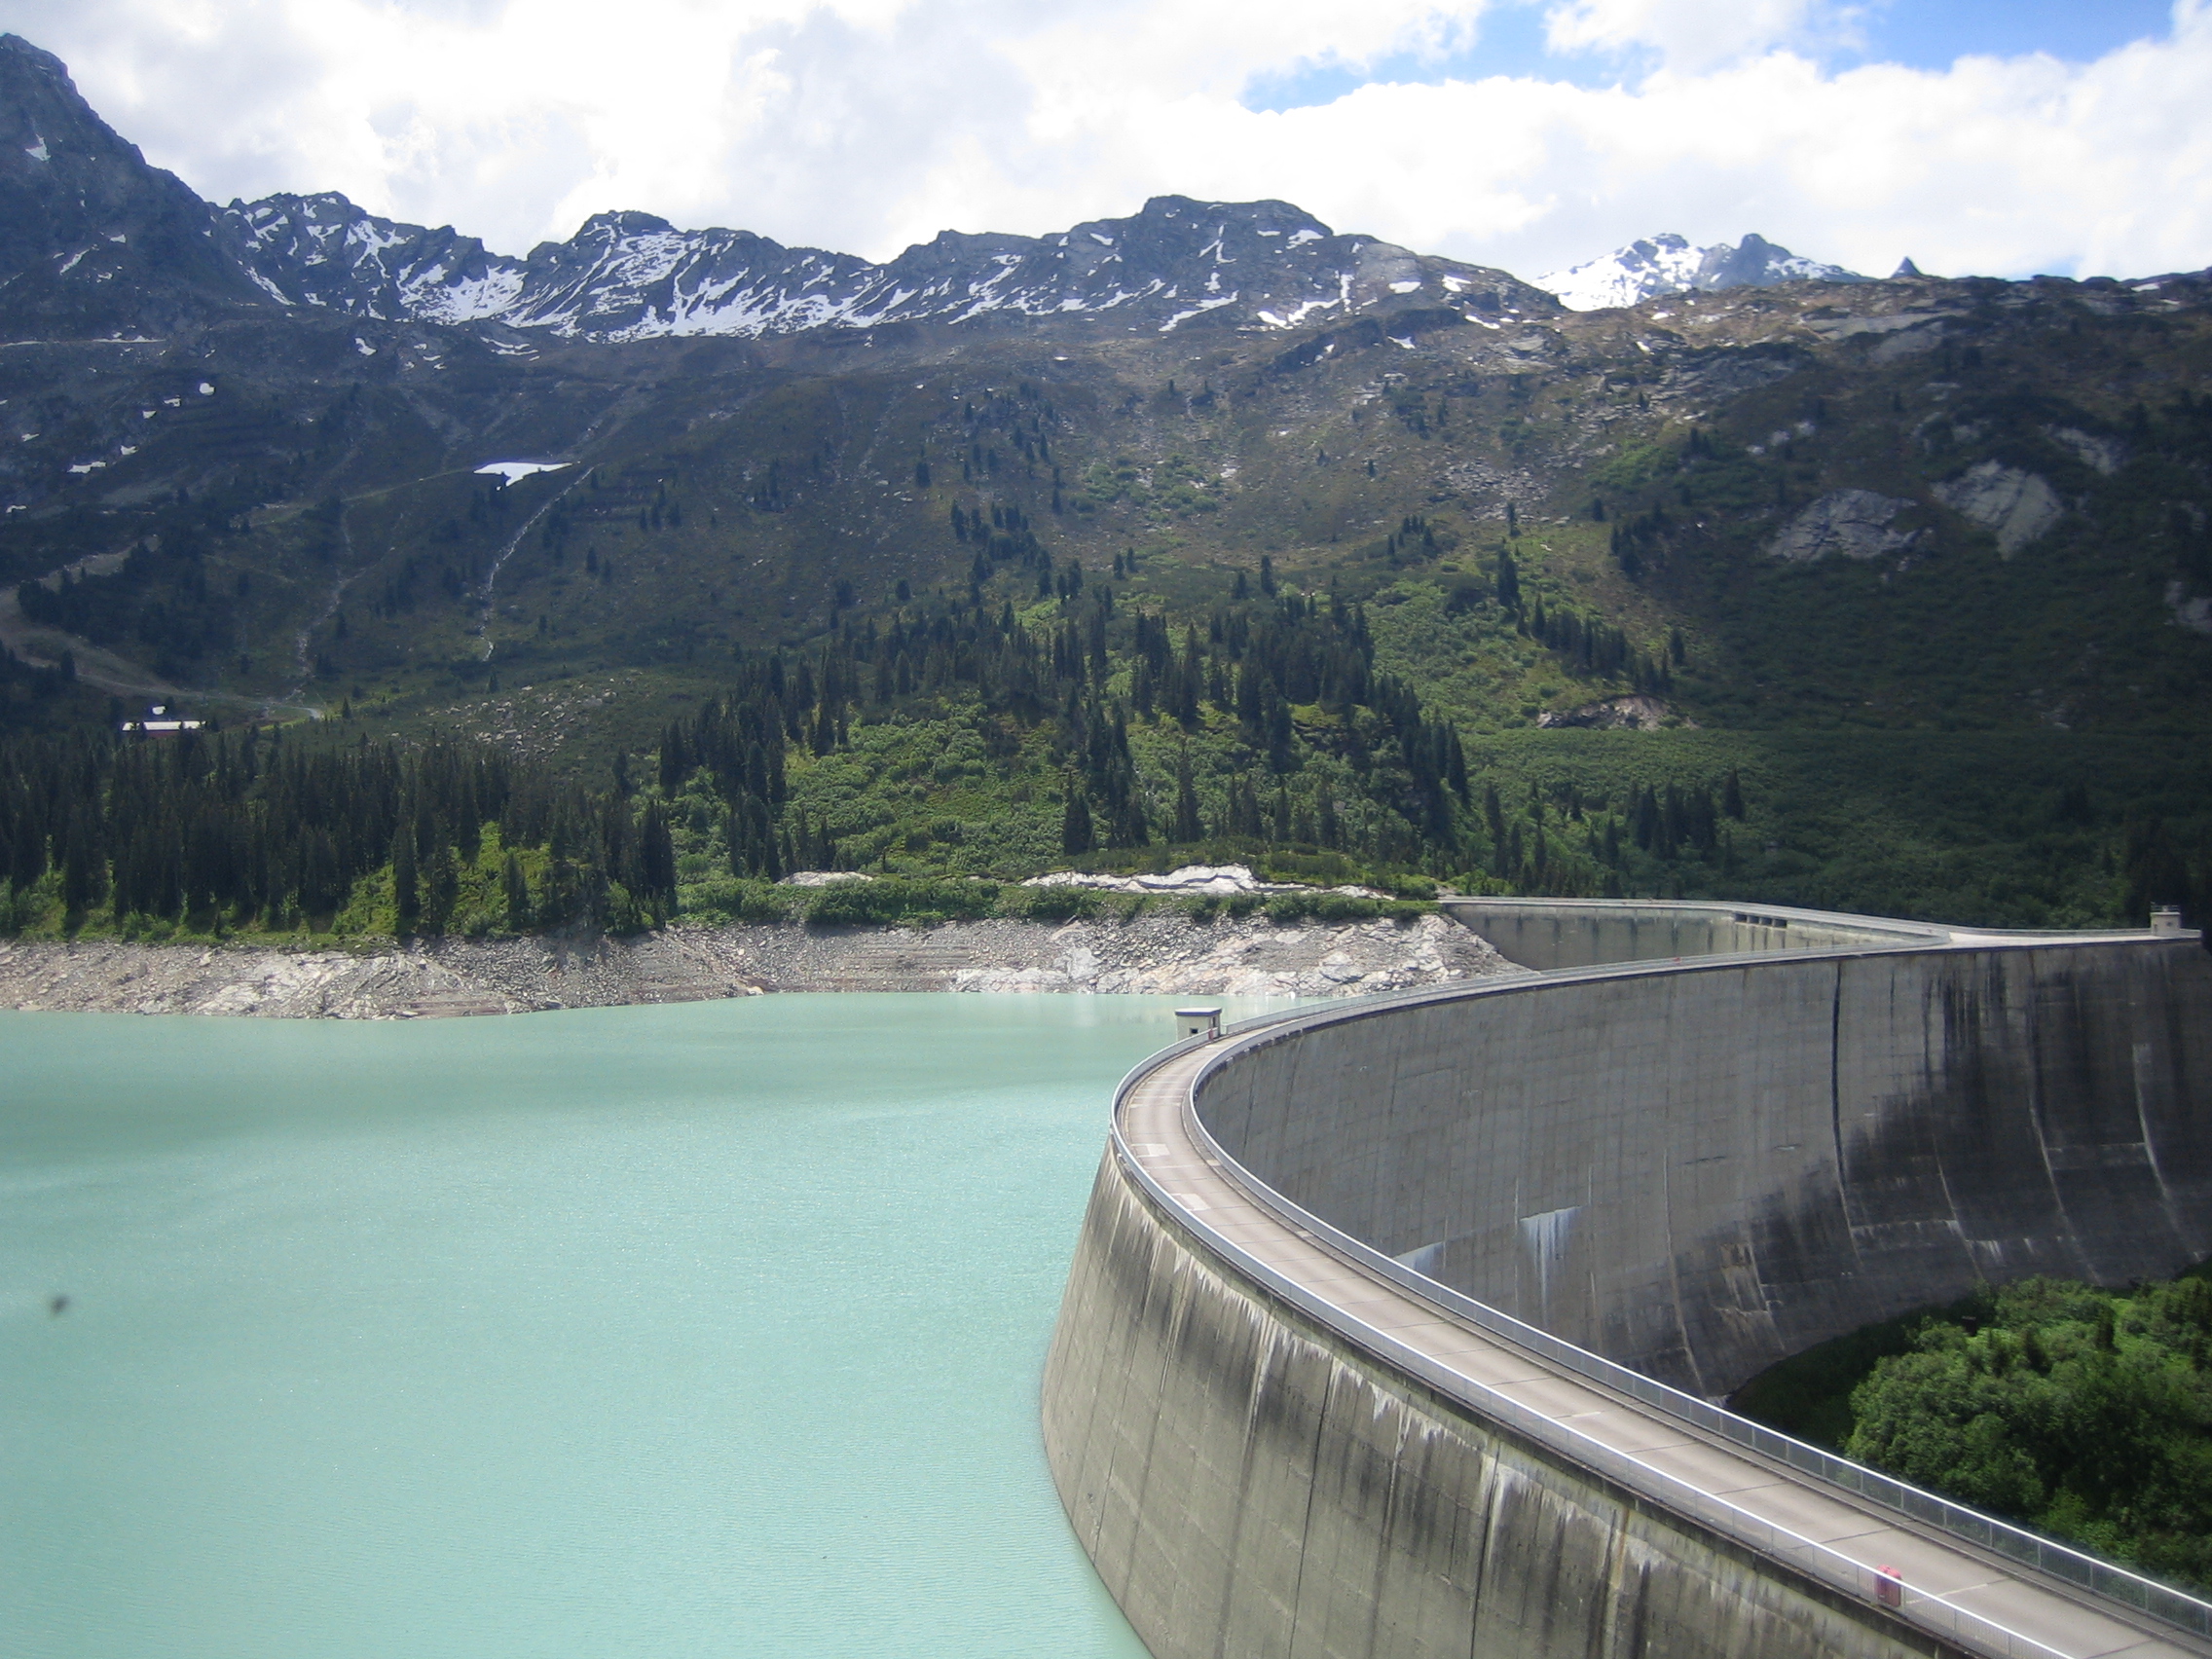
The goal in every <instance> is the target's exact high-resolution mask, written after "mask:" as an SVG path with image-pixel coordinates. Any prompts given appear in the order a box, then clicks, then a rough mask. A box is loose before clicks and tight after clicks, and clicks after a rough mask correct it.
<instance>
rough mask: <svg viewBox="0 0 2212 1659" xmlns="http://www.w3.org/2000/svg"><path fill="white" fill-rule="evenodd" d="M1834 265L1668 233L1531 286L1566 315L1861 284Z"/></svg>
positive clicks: (1756, 239) (1763, 247)
mask: <svg viewBox="0 0 2212 1659" xmlns="http://www.w3.org/2000/svg"><path fill="white" fill-rule="evenodd" d="M1866 280H1868V278H1867V277H1864V276H1860V275H1859V274H1858V273H1857V272H1854V271H1846V270H1845V269H1844V268H1843V267H1842V266H1840V265H1824V264H1822V263H1821V262H1820V261H1818V260H1813V259H1806V258H1804V257H1802V256H1801V255H1798V254H1794V253H1791V252H1790V251H1789V250H1788V248H1786V247H1783V246H1780V245H1779V244H1777V243H1775V242H1770V241H1768V240H1766V239H1765V238H1764V237H1762V236H1759V235H1758V234H1757V233H1755V232H1751V233H1747V234H1746V235H1745V237H1744V240H1742V241H1740V242H1734V243H1730V242H1714V243H1713V244H1712V245H1711V246H1709V247H1696V246H1693V245H1691V243H1690V242H1689V240H1687V239H1686V238H1684V237H1681V236H1678V235H1677V234H1676V233H1674V232H1672V231H1667V232H1662V233H1661V234H1660V235H1658V236H1655V237H1650V238H1647V239H1645V240H1641V241H1633V242H1630V243H1629V244H1628V245H1627V246H1626V247H1622V248H1616V249H1614V251H1612V252H1611V253H1608V254H1606V255H1605V256H1604V258H1602V259H1593V260H1591V261H1590V262H1589V263H1588V264H1586V265H1577V266H1574V267H1572V268H1571V269H1569V270H1567V271H1555V272H1553V273H1552V274H1551V275H1550V276H1539V277H1537V278H1536V284H1535V285H1536V286H1537V287H1539V288H1542V289H1544V290H1545V291H1546V292H1548V293H1551V294H1554V295H1557V296H1558V298H1559V301H1560V303H1561V304H1562V305H1564V306H1566V307H1567V309H1568V310H1569V311H1603V310H1605V309H1607V308H1609V307H1615V306H1633V305H1638V304H1640V303H1641V302H1642V301H1644V300H1655V299H1659V298H1662V297H1663V296H1665V295H1668V294H1684V293H1693V292H1695V293H1708V292H1712V291H1714V290H1717V289H1721V288H1769V287H1772V286H1774V285H1775V284H1776V283H1778V282H1864V281H1866Z"/></svg>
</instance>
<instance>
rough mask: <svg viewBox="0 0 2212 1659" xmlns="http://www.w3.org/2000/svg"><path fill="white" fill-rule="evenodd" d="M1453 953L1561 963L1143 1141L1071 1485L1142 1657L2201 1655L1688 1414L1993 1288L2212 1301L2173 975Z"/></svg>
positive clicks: (2079, 953) (1935, 958)
mask: <svg viewBox="0 0 2212 1659" xmlns="http://www.w3.org/2000/svg"><path fill="white" fill-rule="evenodd" d="M1469 907H1470V908H1478V909H1479V910H1480V911H1481V912H1482V913H1479V914H1475V915H1467V914H1464V913H1462V918H1461V919H1462V920H1467V921H1469V922H1470V923H1471V925H1474V926H1476V927H1477V928H1478V929H1479V930H1480V931H1482V932H1484V933H1485V934H1486V935H1488V936H1489V937H1491V938H1492V939H1493V940H1500V941H1502V940H1504V939H1508V938H1513V937H1515V935H1516V931H1518V934H1519V937H1520V938H1521V939H1523V940H1540V941H1545V942H1543V946H1542V950H1538V949H1535V948H1529V949H1528V950H1527V954H1528V955H1530V956H1531V957H1538V956H1541V955H1542V951H1550V952H1551V953H1552V955H1551V957H1550V959H1551V960H1554V961H1558V962H1562V963H1574V964H1577V965H1576V966H1569V967H1562V968H1560V969H1559V970H1558V971H1555V972H1549V973H1544V974H1541V975H1534V976H1527V977H1517V978H1507V979H1496V980H1489V981H1479V982H1475V983H1471V984H1465V985H1457V986H1453V987H1449V988H1447V989H1443V990H1438V991H1428V992H1420V993H1412V994H1407V995H1402V996H1396V997H1389V998H1380V999H1374V1000H1370V1001H1364V1002H1359V1003H1352V1004H1346V1005H1340V1006H1338V1007H1334V1008H1330V1009H1327V1010H1324V1011H1316V1012H1306V1013H1300V1014H1291V1015H1286V1016H1283V1017H1279V1018H1275V1019H1270V1020H1262V1021H1255V1022H1251V1023H1250V1024H1248V1025H1247V1026H1244V1027H1239V1028H1237V1029H1236V1030H1235V1031H1233V1032H1232V1033H1231V1034H1229V1036H1228V1037H1227V1038H1225V1039H1224V1040H1222V1041H1219V1042H1215V1043H1211V1044H1206V1043H1186V1044H1181V1045H1178V1046H1177V1047H1176V1048H1173V1049H1170V1050H1167V1051H1164V1052H1163V1053H1161V1054H1160V1055H1157V1056H1155V1057H1154V1058H1153V1059H1152V1060H1151V1061H1148V1062H1147V1063H1146V1064H1145V1065H1144V1066H1141V1067H1139V1068H1138V1069H1137V1071H1135V1072H1134V1073H1132V1074H1131V1075H1130V1077H1129V1078H1128V1079H1127V1080H1125V1081H1124V1084H1123V1086H1122V1088H1121V1091H1120V1093H1119V1094H1118V1096H1117V1099H1116V1109H1115V1126H1114V1134H1113V1139H1112V1143H1111V1145H1110V1146H1109V1149H1108V1152H1107V1156H1106V1159H1105V1161H1104V1162H1103V1164H1102V1165H1101V1168H1100V1171H1099V1177H1098V1181H1097V1184H1096V1186H1095V1188H1094V1190H1093V1192H1092V1196H1091V1201H1090V1205H1089V1208H1088V1213H1087V1215H1086V1218H1085V1224H1084V1231H1083V1236H1082V1239H1081V1242H1080V1244H1079V1247H1078V1250H1077V1254H1076V1260H1075V1264H1074V1267H1073V1269H1072V1271H1071V1274H1070V1280H1069V1285H1068V1290H1067V1295H1066V1298H1065V1300H1064V1302H1063V1305H1062V1308H1061V1312H1060V1318H1059V1323H1058V1326H1057V1329H1056V1330H1055V1332H1054V1336H1053V1342H1052V1347H1051V1355H1050V1357H1049V1359H1048V1361H1047V1366H1046V1374H1045V1387H1044V1402H1043V1403H1044V1421H1045V1438H1046V1445H1047V1451H1048V1454H1049V1456H1050V1459H1051V1467H1052V1473H1053V1478H1054V1481H1055V1483H1056V1485H1057V1487H1058V1489H1059V1493H1060V1496H1061V1500H1062V1502H1063V1503H1064V1504H1065V1506H1066V1508H1067V1511H1068V1514H1069V1517H1070V1519H1071V1521H1072V1522H1073V1524H1074V1526H1075V1529H1076V1531H1077V1533H1078V1535H1079V1536H1080V1537H1081V1539H1082V1541H1083V1543H1084V1545H1085V1547H1086V1548H1087V1549H1088V1552H1089V1553H1090V1556H1091V1559H1092V1560H1093V1562H1094V1563H1096V1565H1097V1567H1098V1569H1099V1572H1100V1574H1101V1576H1102V1577H1103V1578H1104V1580H1105V1582H1106V1584H1107V1586H1108V1588H1109V1589H1110V1590H1111V1591H1112V1592H1113V1594H1114V1596H1115V1598H1116V1600H1117V1601H1118V1602H1119V1603H1120V1604H1121V1605H1122V1607H1123V1609H1124V1612H1125V1613H1127V1615H1128V1617H1129V1619H1130V1621H1131V1623H1132V1624H1133V1625H1134V1626H1135V1628H1136V1630H1137V1632H1138V1634H1139V1635H1140V1636H1141V1637H1142V1638H1143V1639H1144V1641H1145V1642H1146V1643H1147V1645H1148V1646H1150V1647H1151V1649H1152V1651H1153V1652H1154V1653H1155V1654H1156V1655H1159V1656H1160V1659H1182V1656H1185V1655H1192V1656H1197V1655H1217V1654H1219V1655H1226V1654H1254V1655H1270V1656H1272V1655H1305V1654H1315V1655H1320V1654H1332V1655H1333V1654H1343V1655H1360V1656H1365V1655H1397V1654H1406V1655H1417V1654H1418V1655H1468V1656H1469V1659H1473V1656H1477V1655H1481V1656H1489V1655H1508V1654H1510V1655H1536V1656H1543V1655H1553V1654H1561V1655H1564V1654H1569V1653H1571V1654H1574V1655H1577V1656H1581V1655H1606V1656H1611V1655H1623V1656H1625V1655H1631V1654H1642V1653H1667V1654H1683V1655H1708V1654H1710V1655H1722V1654H1726V1655H1729V1656H1731V1659H1767V1656H1773V1659H1782V1656H1784V1655H1789V1656H1792V1659H1794V1656H1797V1655H1851V1656H1860V1655H1867V1656H1872V1655H1892V1654H1903V1653H1926V1654H1936V1653H1975V1654H1999V1655H2008V1656H2009V1655H2054V1654H2055V1655H2065V1656H2068V1659H2088V1656H2089V1655H2095V1654H2118V1653H2127V1654H2130V1655H2146V1656H2147V1655H2152V1654H2179V1653H2195V1654H2208V1653H2212V1641H2208V1640H2207V1633H2208V1632H2212V1607H2207V1606H2206V1605H2205V1604H2204V1603H2202V1602H2200V1601H2197V1600H2195V1599H2194V1598H2191V1597H2188V1596H2183V1595H2180V1594H2178V1593H2176V1592H2173V1591H2171V1590H2168V1589H2165V1588H2164V1587H2161V1586H2158V1585H2156V1584H2153V1583H2151V1582H2149V1581H2148V1580H2145V1579H2142V1578H2139V1577H2137V1576H2135V1575H2133V1574H2130V1573H2127V1572H2125V1571H2122V1570H2120V1569H2119V1568H2117V1567H2110V1566H2108V1565H2106V1564H2103V1563H2099V1562H2096V1561H2094V1560H2093V1559H2091V1558H2089V1557H2086V1556H2083V1555H2079V1554H2077V1553H2075V1552H2073V1551H2069V1550H2065V1549H2063V1548H2060V1547H2059V1546H2056V1545H2053V1544H2049V1543H2047V1542H2045V1541H2043V1540H2039V1539H2036V1538H2035V1537H2034V1536H2033V1535H2032V1534H2028V1533H2024V1532H2021V1531H2018V1530H2015V1529H2011V1528H2008V1527H2005V1526H2004V1525H2002V1524H2001V1523H1997V1522H1993V1521H1990V1520H1987V1519H1986V1518H1984V1517H1980V1516H1976V1515H1974V1514H1972V1512H1971V1511H1967V1510H1964V1509H1961V1508H1959V1507H1958V1506H1956V1505H1951V1504H1947V1503H1945V1502H1943V1501H1942V1500H1940V1499H1937V1498H1935V1497H1933V1496H1930V1495H1929V1494H1927V1493H1918V1492H1915V1491H1913V1490H1912V1489H1910V1488H1907V1487H1904V1486H1902V1485H1901V1484H1899V1483H1897V1482H1894V1481H1891V1480H1888V1479H1887V1478H1886V1477H1883V1476H1880V1475H1878V1474H1875V1473H1873V1472H1872V1471H1869V1470H1862V1469H1860V1468H1857V1467H1856V1466H1854V1465H1851V1464H1849V1463H1846V1462H1845V1461H1844V1460H1842V1459H1840V1458H1835V1457H1831V1456H1827V1455H1825V1454H1824V1453H1821V1452H1819V1451H1817V1450H1816V1449H1814V1448H1811V1447H1806V1446H1801V1445H1799V1444H1797V1443H1795V1442H1791V1441H1789V1440H1788V1439H1787V1438H1785V1437H1783V1436H1781V1435H1777V1434H1774V1433H1772V1432H1771V1431H1769V1430H1765V1429H1762V1428H1759V1427H1758V1426H1757V1425H1754V1424H1751V1423H1748V1422H1745V1421H1743V1419H1736V1418H1733V1417H1731V1416H1730V1415H1729V1414H1728V1413H1726V1412H1725V1411H1722V1410H1720V1409H1719V1408H1718V1407H1716V1406H1715V1405H1714V1404H1712V1403H1711V1402H1712V1401H1713V1400H1714V1399H1716V1398H1718V1397H1720V1396H1723V1395H1725V1393H1726V1392H1727V1391H1728V1390H1729V1389H1731V1388H1733V1387H1735V1386H1736V1385H1737V1384H1739V1383H1742V1382H1743V1381H1744V1380H1745V1379H1746V1378H1748V1377H1750V1376H1751V1375H1752V1374H1753V1373H1755V1372H1756V1371H1758V1370H1760V1369H1761V1368H1763V1367H1764V1366H1765V1365H1767V1364H1769V1363H1771V1362H1772V1361H1774V1360H1776V1359H1778V1358H1781V1357H1783V1356H1784V1355H1786V1354H1788V1353H1792V1352H1795V1351H1798V1350H1800V1349H1802V1348H1804V1347H1806V1346H1810V1345H1811V1344H1813V1343H1817V1342H1820V1341H1822V1340H1824V1339H1825V1338H1827V1337H1830V1336H1834V1335H1838V1334H1840V1333H1842V1332H1844V1331H1847V1330H1851V1329H1855V1328H1857V1327H1858V1326H1860V1325H1862V1324H1864V1323H1867V1322H1869V1321H1871V1320H1875V1319H1880V1318H1883V1317H1887V1316H1889V1315H1891V1314H1894V1313H1898V1312H1900V1311H1903V1310H1906V1309H1911V1308H1915V1307H1920V1306H1925V1305H1927V1304H1930V1303H1935V1302H1941V1301H1946V1300H1950V1299H1952V1298H1955V1297H1957V1296H1960V1295H1963V1294H1965V1293H1966V1292H1968V1291H1970V1290H1971V1289H1972V1288H1973V1287H1974V1286H1976V1285H1977V1284H1982V1283H1989V1282H1997V1281H2002V1280H2006V1279H2009V1278H2013V1277H2018V1276H2023V1275H2025V1274H2028V1273H2035V1272H2055V1273H2063V1274H2066V1275H2068V1276H2074V1277H2083V1278H2089V1279H2094V1280H2098V1281H2101V1282H2105V1283H2123V1282H2125V1281H2127V1280H2130V1279H2133V1278H2138V1277H2146V1276H2151V1275H2155V1274H2164V1273H2168V1272H2173V1271H2175V1270H2177V1269H2179V1268H2181V1267H2183V1266H2186V1265H2188V1264H2190V1263H2192V1262H2194V1261H2197V1260H2200V1259H2202V1258H2204V1257H2205V1256H2207V1255H2212V1086H2208V1084H2207V1082H2206V1076H2207V1061H2208V1060H2212V960H2208V959H2207V957H2206V956H2205V954H2204V952H2203V951H2202V950H2201V949H2200V948H2199V946H2198V941H2197V940H2196V936H2194V935H2193V934H2172V933H2167V934H2162V935H2157V934H2147V933H2114V934H2101V935H2014V934H1986V933H1969V932H1966V931H1964V930H1953V929H1943V928H1930V927H1923V926H1921V925H1919V924H1914V923H1901V922H1887V921H1882V920H1878V919H1874V918H1864V917H1844V916H1823V915H1820V914H1818V913H1816V912H1807V911H1796V910H1788V911H1784V910H1774V909H1771V908H1770V907H1765V906H1758V907H1729V906H1697V905H1682V904H1675V905H1665V904H1653V905H1647V906H1639V905H1636V904H1634V903H1626V902H1622V903H1611V904H1602V905H1599V904H1583V903H1564V902H1563V903H1544V902H1537V901H1495V902H1493V901H1485V902H1480V903H1479V905H1476V906H1469ZM1777 924H1782V925H1777ZM1701 930H1702V931H1701ZM1744 930H1756V931H1755V932H1746V931H1744ZM1824 936H1825V937H1824ZM1624 940H1625V941H1626V942H1627V944H1628V945H1629V946H1630V947H1631V948H1633V949H1634V950H1636V951H1637V952H1640V953H1641V955H1642V956H1643V958H1644V960H1641V961H1634V962H1631V963H1628V964H1626V965H1622V964H1615V965H1612V966H1580V965H1579V964H1583V963H1589V962H1592V961H1594V960H1595V959H1596V958H1597V957H1598V956H1599V955H1600V954H1601V953H1602V952H1604V951H1605V950H1612V949H1619V948H1621V947H1622V944H1623V941H1624ZM1662 942H1665V943H1667V944H1671V945H1675V946H1677V948H1673V949H1664V950H1663V949H1661V948H1660V946H1661V943H1662ZM1701 942H1702V944H1703V945H1704V946H1706V947H1712V946H1720V947H1729V948H1731V949H1732V953H1731V954H1726V955H1705V956H1700V955H1697V954H1695V951H1696V950H1697V949H1698V948H1699V947H1700V943H1701ZM1745 945H1751V946H1752V947H1753V948H1752V949H1751V950H1748V951H1747V950H1745V949H1743V948H1742V947H1743V946H1745ZM1759 946H1764V947H1765V948H1763V949H1762V948H1757V947H1759ZM1507 954H1508V955H1511V954H1512V949H1511V948H1510V947H1508V948H1507ZM1677 957H1678V958H1680V959H1679V960H1676V958H1677Z"/></svg>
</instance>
